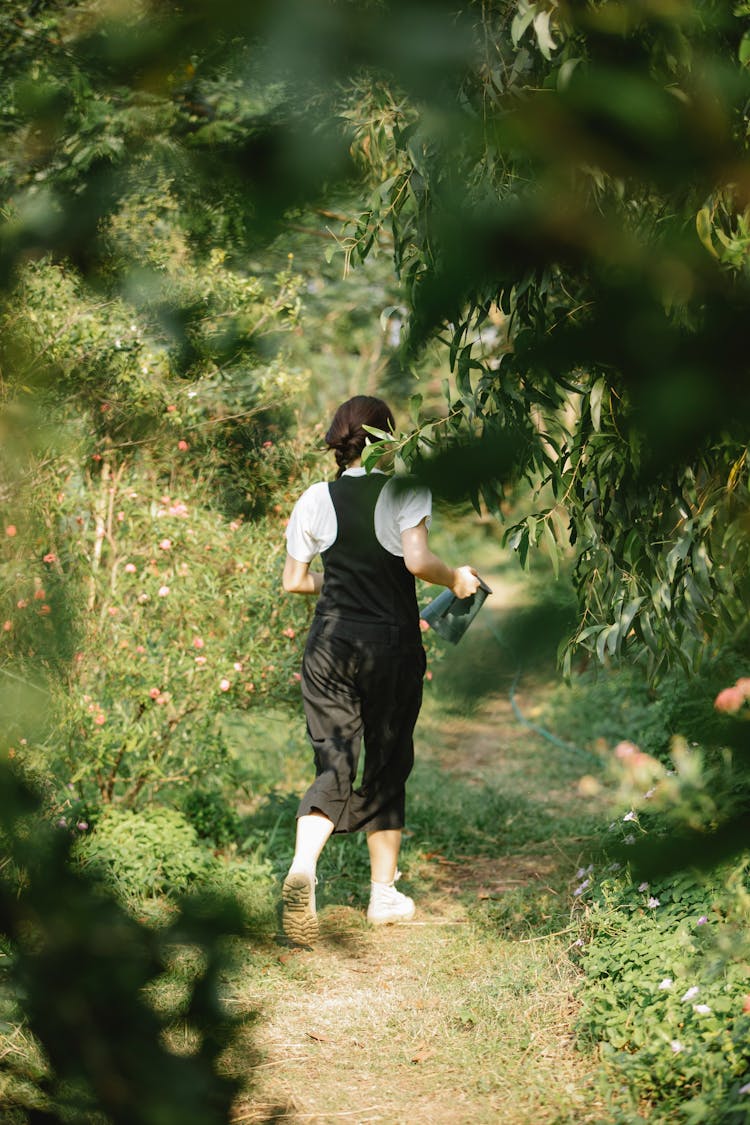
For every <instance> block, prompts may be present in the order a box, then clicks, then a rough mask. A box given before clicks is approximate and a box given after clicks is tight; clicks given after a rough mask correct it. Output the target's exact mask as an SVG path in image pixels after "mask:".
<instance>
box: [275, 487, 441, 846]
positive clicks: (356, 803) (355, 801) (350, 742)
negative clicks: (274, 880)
mask: <svg viewBox="0 0 750 1125" xmlns="http://www.w3.org/2000/svg"><path fill="white" fill-rule="evenodd" d="M387 480H388V478H387V477H386V476H384V475H383V474H381V473H374V474H371V475H359V476H343V477H340V478H339V479H338V480H337V481H334V482H333V483H332V484H330V485H329V489H330V495H331V500H332V502H333V507H334V510H335V512H336V521H337V535H336V540H335V542H334V543H333V544H332V546H330V547H329V548H328V549H327V550H325V551H323V553H322V556H321V557H322V559H323V565H324V572H325V578H324V583H323V590H322V593H321V595H320V598H319V601H318V605H317V608H316V612H315V617H314V619H313V623H312V627H311V629H310V634H309V636H308V639H307V645H306V647H305V655H304V659H303V663H302V696H303V700H304V706H305V716H306V719H307V733H308V736H309V738H310V742H311V743H312V747H313V751H314V755H315V770H316V778H315V781H314V782H313V784H312V785H311V786H310V788H309V789H308V791H307V793H306V794H305V796H304V797H303V798H302V801H301V803H300V806H299V809H298V812H297V815H298V816H303V815H305V814H306V813H310V812H312V811H313V810H316V809H317V810H318V811H319V812H322V813H324V814H325V815H326V816H327V817H329V819H330V820H332V821H333V823H334V832H355V831H358V830H364V831H367V832H373V831H379V830H381V829H386V828H402V827H403V825H404V801H405V783H406V779H407V777H408V776H409V773H410V772H411V768H412V765H413V764H414V743H413V741H412V735H413V732H414V725H415V723H416V721H417V716H418V714H419V708H420V706H421V702H422V679H423V676H424V670H425V655H424V649H423V648H422V642H421V638H420V631H419V611H418V609H417V601H416V594H415V588H414V578H413V576H412V575H411V574H410V573H409V571H408V570H407V569H406V565H405V563H404V560H403V559H402V558H399V557H398V556H396V555H392V554H391V553H390V552H389V551H387V550H386V549H385V548H384V547H383V546H381V544H380V543H379V541H378V539H377V537H376V535H375V518H374V517H375V505H376V504H377V500H378V497H379V495H380V492H381V489H382V488H383V487H384V486H385V484H386V482H387ZM362 740H364V746H365V762H364V770H363V774H362V782H361V785H360V786H359V787H358V788H357V789H354V788H353V785H354V781H355V779H356V777H357V767H358V762H359V752H360V745H361V742H362Z"/></svg>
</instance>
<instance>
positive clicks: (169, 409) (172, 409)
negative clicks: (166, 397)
mask: <svg viewBox="0 0 750 1125" xmlns="http://www.w3.org/2000/svg"><path fill="white" fill-rule="evenodd" d="M176 410H177V407H176V406H175V405H174V403H170V404H169V406H168V407H167V414H174V412H175V411H176Z"/></svg>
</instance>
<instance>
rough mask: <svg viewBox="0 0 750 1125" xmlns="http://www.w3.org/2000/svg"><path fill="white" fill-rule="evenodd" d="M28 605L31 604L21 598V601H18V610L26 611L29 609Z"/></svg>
mask: <svg viewBox="0 0 750 1125" xmlns="http://www.w3.org/2000/svg"><path fill="white" fill-rule="evenodd" d="M28 604H29V603H28V602H27V601H26V598H20V599H19V600H18V601H17V602H16V608H17V609H26V607H27V605H28Z"/></svg>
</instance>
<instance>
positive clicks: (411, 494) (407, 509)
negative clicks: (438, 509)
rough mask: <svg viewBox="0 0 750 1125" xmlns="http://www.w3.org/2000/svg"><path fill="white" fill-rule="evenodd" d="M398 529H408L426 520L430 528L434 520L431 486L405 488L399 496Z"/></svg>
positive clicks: (400, 530)
mask: <svg viewBox="0 0 750 1125" xmlns="http://www.w3.org/2000/svg"><path fill="white" fill-rule="evenodd" d="M398 502H399V507H398V515H397V517H396V518H397V522H398V530H399V532H402V531H408V530H409V528H410V527H417V525H418V524H420V523H421V522H422V520H426V523H427V527H428V528H429V526H430V523H431V521H432V493H431V492H430V490H429V488H425V487H424V486H418V487H416V488H407V489H405V490H404V491H403V492H402V493H401V494H400V495H399V497H398Z"/></svg>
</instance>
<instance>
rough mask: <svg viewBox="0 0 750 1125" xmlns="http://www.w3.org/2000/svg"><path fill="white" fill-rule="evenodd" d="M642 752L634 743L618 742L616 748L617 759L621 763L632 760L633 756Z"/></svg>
mask: <svg viewBox="0 0 750 1125" xmlns="http://www.w3.org/2000/svg"><path fill="white" fill-rule="evenodd" d="M639 753H640V751H639V749H638V747H637V746H635V745H634V744H633V743H632V742H618V743H617V745H616V746H615V757H616V758H619V759H620V760H621V761H625V760H626V759H627V758H631V757H632V756H633V754H639Z"/></svg>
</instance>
